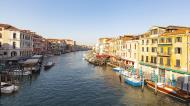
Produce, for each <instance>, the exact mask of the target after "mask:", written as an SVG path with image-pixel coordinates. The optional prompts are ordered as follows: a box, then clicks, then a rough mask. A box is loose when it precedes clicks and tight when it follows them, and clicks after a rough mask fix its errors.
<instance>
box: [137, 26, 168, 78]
mask: <svg viewBox="0 0 190 106" xmlns="http://www.w3.org/2000/svg"><path fill="white" fill-rule="evenodd" d="M164 32H165V27H159V26H153V27H151V28H150V30H149V31H148V32H146V33H144V34H142V35H140V38H139V64H140V67H142V71H143V72H144V74H145V78H146V79H150V76H151V74H152V73H153V71H155V73H156V74H157V75H158V74H159V71H158V67H157V66H158V65H157V63H158V62H157V60H158V57H157V48H158V42H157V41H158V36H159V35H160V34H162V33H164Z"/></svg>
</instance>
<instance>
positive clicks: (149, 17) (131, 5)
mask: <svg viewBox="0 0 190 106" xmlns="http://www.w3.org/2000/svg"><path fill="white" fill-rule="evenodd" d="M189 3H190V1H188V0H181V1H179V0H167V1H165V0H159V1H156V0H155V1H154V0H152V1H150V0H142V1H137V0H93V1H92V0H32V1H26V0H14V1H13V0H6V1H5V0H4V1H1V3H0V4H1V6H0V13H1V17H0V23H4V24H11V25H13V26H16V27H18V28H21V29H29V30H32V31H34V32H37V33H38V34H40V35H42V36H44V37H46V38H47V37H48V38H65V39H73V40H75V41H77V42H78V43H80V44H95V43H96V40H97V39H98V38H99V37H112V36H119V35H123V34H140V33H143V32H145V31H147V30H148V29H149V28H150V27H151V26H154V25H157V26H167V25H180V26H190V21H188V20H189V19H190V14H188V13H189V6H188V4H189Z"/></svg>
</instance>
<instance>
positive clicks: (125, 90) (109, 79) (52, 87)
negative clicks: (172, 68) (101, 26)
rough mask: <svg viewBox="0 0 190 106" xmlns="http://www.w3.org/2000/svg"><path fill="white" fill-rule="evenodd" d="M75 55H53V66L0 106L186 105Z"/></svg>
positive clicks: (23, 85) (6, 97) (25, 81)
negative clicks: (143, 87) (133, 85)
mask: <svg viewBox="0 0 190 106" xmlns="http://www.w3.org/2000/svg"><path fill="white" fill-rule="evenodd" d="M83 53H85V52H75V53H68V54H63V55H61V56H54V57H51V58H48V59H52V60H54V61H55V62H56V65H55V66H54V67H52V68H51V69H49V70H47V71H44V70H43V69H42V70H41V72H40V73H39V74H37V75H34V76H33V77H32V80H28V79H23V81H22V82H21V84H20V85H21V87H20V90H19V92H17V93H15V94H13V95H3V96H1V98H0V106H125V105H127V106H134V105H135V106H139V105H140V106H142V105H145V106H147V105H148V106H187V104H185V103H182V102H180V101H178V100H176V99H173V98H171V97H168V96H165V95H163V94H158V95H155V94H154V93H153V91H152V90H150V89H148V88H146V87H145V89H144V92H141V89H140V88H134V87H131V86H129V85H126V84H125V83H123V82H120V80H119V77H118V75H117V74H116V73H114V72H112V70H111V67H97V66H93V65H91V64H89V63H87V62H86V61H85V60H83V59H82V56H83Z"/></svg>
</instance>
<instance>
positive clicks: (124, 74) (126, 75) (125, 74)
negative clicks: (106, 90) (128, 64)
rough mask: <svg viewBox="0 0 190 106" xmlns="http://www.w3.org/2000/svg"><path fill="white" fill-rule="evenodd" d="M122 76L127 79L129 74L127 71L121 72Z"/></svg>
mask: <svg viewBox="0 0 190 106" xmlns="http://www.w3.org/2000/svg"><path fill="white" fill-rule="evenodd" d="M120 74H121V75H123V76H125V77H129V72H127V71H120Z"/></svg>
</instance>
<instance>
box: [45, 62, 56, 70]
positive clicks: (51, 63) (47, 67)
mask: <svg viewBox="0 0 190 106" xmlns="http://www.w3.org/2000/svg"><path fill="white" fill-rule="evenodd" d="M54 64H55V63H54V62H52V61H49V62H47V63H46V64H45V65H44V69H49V68H51V67H52V66H53V65H54Z"/></svg>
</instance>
